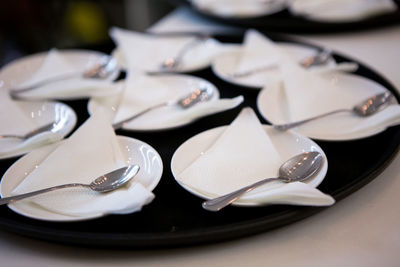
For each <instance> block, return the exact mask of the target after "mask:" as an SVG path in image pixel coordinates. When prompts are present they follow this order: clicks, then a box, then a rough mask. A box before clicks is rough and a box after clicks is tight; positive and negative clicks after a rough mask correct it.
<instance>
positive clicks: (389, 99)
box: [273, 92, 397, 131]
mask: <svg viewBox="0 0 400 267" xmlns="http://www.w3.org/2000/svg"><path fill="white" fill-rule="evenodd" d="M396 103H397V102H396V98H395V97H394V95H393V94H392V93H391V92H384V93H380V94H377V95H374V96H372V97H370V98H368V99H365V100H364V101H362V102H360V103H359V104H357V105H355V106H354V107H353V108H352V109H338V110H334V111H330V112H327V113H324V114H321V115H317V116H314V117H312V118H308V119H305V120H301V121H295V122H290V123H286V124H275V125H273V127H274V128H276V129H278V130H281V131H286V130H288V129H291V128H293V127H296V126H299V125H302V124H304V123H306V122H310V121H313V120H316V119H320V118H323V117H326V116H329V115H332V114H336V113H340V112H352V113H354V114H356V115H358V116H360V117H367V116H370V115H372V114H375V113H377V112H378V111H381V110H382V109H384V108H386V107H387V106H389V105H392V104H396Z"/></svg>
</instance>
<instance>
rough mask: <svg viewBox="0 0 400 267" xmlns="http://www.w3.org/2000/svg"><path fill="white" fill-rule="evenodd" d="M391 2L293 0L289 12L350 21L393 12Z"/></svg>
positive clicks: (395, 7)
mask: <svg viewBox="0 0 400 267" xmlns="http://www.w3.org/2000/svg"><path fill="white" fill-rule="evenodd" d="M396 9H397V5H396V3H395V2H394V1H393V0H294V1H291V2H290V7H289V10H290V11H291V12H292V13H294V14H298V15H304V16H308V17H310V18H314V19H320V20H326V21H333V22H334V21H351V20H359V19H364V18H367V17H370V16H374V15H378V14H384V13H389V12H393V11H395V10H396Z"/></svg>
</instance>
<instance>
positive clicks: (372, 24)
mask: <svg viewBox="0 0 400 267" xmlns="http://www.w3.org/2000/svg"><path fill="white" fill-rule="evenodd" d="M168 1H169V2H170V3H172V4H174V5H176V6H186V7H189V8H190V9H192V10H193V11H194V12H195V13H197V14H199V15H200V16H203V17H205V18H208V19H211V20H214V21H217V22H220V23H225V24H227V25H231V26H232V25H235V26H241V27H245V28H256V29H259V30H268V31H274V32H286V33H325V34H326V33H335V32H349V31H360V30H367V29H371V28H377V27H384V26H388V25H393V24H398V23H400V7H399V8H398V9H397V10H396V11H395V12H391V13H386V14H382V15H376V16H371V17H367V18H364V19H361V20H357V21H351V22H322V21H315V20H314V21H313V20H308V19H307V18H305V17H301V16H296V15H293V14H291V13H290V12H289V11H288V10H287V9H284V10H282V11H280V12H278V13H275V14H270V15H265V16H257V17H254V18H234V17H222V16H218V15H215V14H212V13H209V12H207V11H203V10H199V9H197V8H196V7H195V6H194V5H192V4H191V3H190V1H188V0H168ZM395 2H396V4H397V5H398V6H400V0H396V1H395Z"/></svg>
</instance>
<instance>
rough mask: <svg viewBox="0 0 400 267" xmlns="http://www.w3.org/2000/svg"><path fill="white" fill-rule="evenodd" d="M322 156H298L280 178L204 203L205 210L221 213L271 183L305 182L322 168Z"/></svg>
mask: <svg viewBox="0 0 400 267" xmlns="http://www.w3.org/2000/svg"><path fill="white" fill-rule="evenodd" d="M322 161H323V160H322V155H321V154H320V153H319V152H305V153H301V154H299V155H296V156H294V157H292V158H290V159H289V160H287V161H286V162H284V163H283V164H282V166H281V167H280V168H279V176H278V177H276V178H267V179H264V180H261V181H258V182H256V183H254V184H251V185H249V186H246V187H243V188H241V189H239V190H236V191H234V192H232V193H229V194H226V195H223V196H220V197H217V198H214V199H210V200H207V201H204V202H203V205H202V206H203V208H204V209H206V210H209V211H219V210H220V209H222V208H224V207H226V206H228V205H229V204H231V203H232V202H234V201H235V200H236V199H238V198H239V197H240V196H242V195H243V194H245V193H247V192H249V191H251V190H253V189H254V188H256V187H259V186H261V185H263V184H265V183H268V182H271V181H282V182H285V183H291V182H296V181H303V180H306V179H308V178H310V177H311V176H312V175H314V174H315V173H316V172H317V171H319V169H320V168H321V166H322Z"/></svg>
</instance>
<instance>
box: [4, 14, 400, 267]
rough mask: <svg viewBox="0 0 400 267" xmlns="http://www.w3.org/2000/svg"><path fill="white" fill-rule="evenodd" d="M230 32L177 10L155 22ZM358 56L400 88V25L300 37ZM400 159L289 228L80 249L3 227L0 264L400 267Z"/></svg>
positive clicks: (165, 26) (164, 27)
mask: <svg viewBox="0 0 400 267" xmlns="http://www.w3.org/2000/svg"><path fill="white" fill-rule="evenodd" d="M152 30H154V31H163V30H204V31H211V30H213V31H214V30H217V31H227V30H231V29H227V28H225V27H220V26H218V25H215V24H213V23H211V22H208V21H204V20H203V19H201V18H198V17H196V16H194V15H193V14H192V13H190V12H189V11H188V10H185V9H178V10H176V11H174V12H173V13H171V14H170V15H169V16H167V17H165V18H164V19H163V20H161V21H160V22H159V23H157V24H156V25H154V27H152ZM301 38H305V39H306V40H307V41H313V42H315V43H317V44H322V45H326V46H328V47H331V48H333V49H335V50H337V51H340V52H343V53H344V54H347V55H349V56H351V57H354V58H357V59H359V60H360V61H361V62H364V63H366V64H368V65H369V66H370V67H372V68H373V69H375V70H376V71H378V72H379V73H381V74H383V75H384V76H385V77H386V78H387V79H389V80H390V81H391V82H392V83H393V84H394V85H395V87H396V88H400V71H399V69H400V68H399V64H400V63H399V62H400V49H399V47H400V26H393V27H390V28H385V29H377V30H369V31H363V32H355V33H346V34H327V35H323V34H319V35H310V36H302V37H301ZM399 205H400V157H399V156H397V157H396V158H395V159H394V161H393V162H392V163H391V165H390V166H389V167H388V168H387V169H386V170H385V171H384V172H383V173H382V174H381V175H380V176H379V177H377V178H376V179H375V180H373V181H372V182H371V183H370V184H368V185H366V186H365V187H363V188H362V189H360V190H359V191H357V192H355V193H353V194H352V195H350V196H349V197H347V198H346V199H344V200H342V201H340V202H338V203H337V204H335V205H334V206H332V207H330V208H329V209H327V210H325V211H323V212H321V213H319V214H317V215H315V216H312V217H310V218H307V219H305V220H302V221H300V222H298V223H294V224H291V225H289V226H287V227H283V228H279V229H276V230H273V231H269V232H266V233H262V234H259V235H256V236H252V237H248V238H244V239H240V240H234V241H230V242H225V243H219V244H212V245H206V246H196V247H190V248H179V249H170V250H149V251H134V250H132V251H129V250H128V251H115V250H95V249H83V248H75V247H70V246H63V245H59V244H53V243H47V242H42V241H38V240H33V239H28V238H24V237H19V236H16V235H12V234H8V233H5V232H0V266H56V265H57V266H87V265H93V266H111V265H112V266H149V265H150V266H192V267H193V266H295V267H300V266H308V267H309V266H341V267H343V266H371V267H372V266H374V267H375V266H393V267H394V266H400V208H399Z"/></svg>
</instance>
